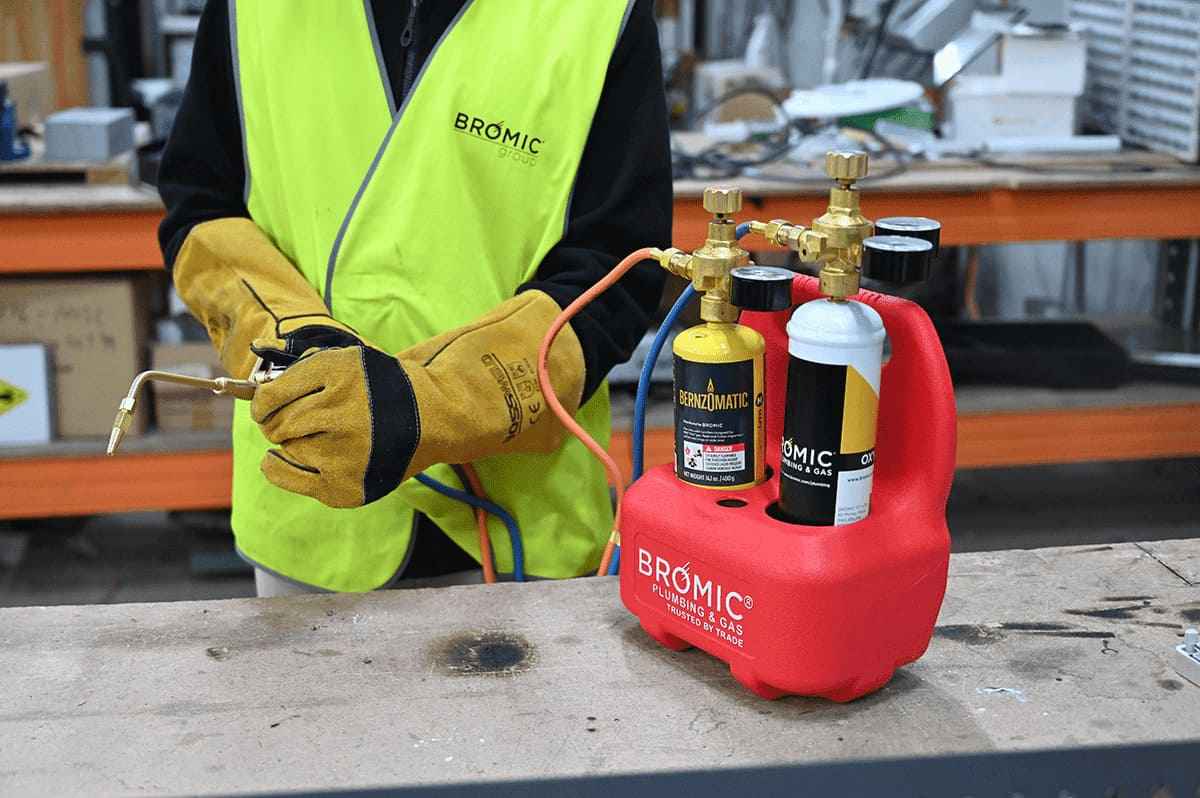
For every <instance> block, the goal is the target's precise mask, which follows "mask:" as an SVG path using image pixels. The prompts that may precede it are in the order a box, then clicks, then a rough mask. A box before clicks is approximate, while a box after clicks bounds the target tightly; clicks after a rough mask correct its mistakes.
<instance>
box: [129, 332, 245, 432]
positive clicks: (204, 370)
mask: <svg viewBox="0 0 1200 798" xmlns="http://www.w3.org/2000/svg"><path fill="white" fill-rule="evenodd" d="M150 362H151V368H153V369H157V370H161V371H174V372H176V373H177V374H190V375H192V376H193V377H204V378H205V379H212V378H213V377H224V376H227V375H226V373H225V369H223V368H222V367H221V361H220V360H219V359H218V358H217V352H216V350H215V349H213V347H212V344H209V343H207V342H205V343H182V344H155V345H154V346H153V347H152V348H151V350H150ZM234 401H236V400H234V399H232V398H230V397H228V396H216V395H215V394H211V393H208V392H206V391H200V390H197V389H195V388H189V387H187V386H186V385H172V384H171V383H167V382H156V383H154V415H155V418H156V419H157V420H158V428H159V430H161V431H163V432H188V431H200V430H229V429H232V428H233V403H234Z"/></svg>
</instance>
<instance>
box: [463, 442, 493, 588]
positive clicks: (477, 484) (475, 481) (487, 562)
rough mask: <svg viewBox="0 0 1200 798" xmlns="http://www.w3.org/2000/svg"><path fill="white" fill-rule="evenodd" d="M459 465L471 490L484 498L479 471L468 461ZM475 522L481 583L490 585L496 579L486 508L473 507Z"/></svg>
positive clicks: (485, 495)
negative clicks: (477, 532) (481, 567)
mask: <svg viewBox="0 0 1200 798" xmlns="http://www.w3.org/2000/svg"><path fill="white" fill-rule="evenodd" d="M460 465H461V466H462V471H463V474H464V475H465V476H466V478H467V484H468V485H469V486H470V488H471V492H472V493H474V494H475V495H476V496H478V497H479V498H481V499H486V498H487V494H486V493H484V491H483V483H482V482H481V481H480V479H479V473H478V472H477V471H475V468H474V467H473V466H472V465H471V464H470V463H461V464H460ZM475 524H476V525H477V526H478V527H479V553H480V555H481V556H480V560H481V561H482V562H481V565H483V583H484V584H485V585H490V584H493V583H495V581H496V564H495V563H494V562H493V561H492V537H491V535H490V534H489V533H488V522H487V510H484V509H483V508H482V507H476V508H475Z"/></svg>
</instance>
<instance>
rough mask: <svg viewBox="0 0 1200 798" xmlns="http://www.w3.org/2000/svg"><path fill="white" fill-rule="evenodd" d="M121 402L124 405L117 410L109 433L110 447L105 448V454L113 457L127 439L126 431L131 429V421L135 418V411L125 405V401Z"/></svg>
mask: <svg viewBox="0 0 1200 798" xmlns="http://www.w3.org/2000/svg"><path fill="white" fill-rule="evenodd" d="M121 404H122V407H121V409H120V410H118V411H117V417H116V419H115V420H114V421H113V428H112V432H110V433H109V434H108V448H107V449H105V454H107V455H108V456H109V457H112V456H113V455H114V454H115V453H116V451H117V447H118V446H120V445H121V441H122V440H124V439H125V431H126V430H127V429H129V422H130V420H131V419H132V418H133V413H132V412H130V411H129V410H127V409H126V408H125V407H124V404H125V403H124V402H122V403H121Z"/></svg>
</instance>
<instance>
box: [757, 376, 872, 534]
mask: <svg viewBox="0 0 1200 798" xmlns="http://www.w3.org/2000/svg"><path fill="white" fill-rule="evenodd" d="M848 378H849V379H851V380H852V384H851V385H850V390H849V391H847V380H848ZM787 396H788V397H789V401H788V403H787V407H786V408H785V411H784V419H783V449H782V451H781V453H780V454H781V457H780V463H779V465H780V480H779V505H780V509H781V510H782V511H783V513H784V514H785V515H786V516H788V517H789V518H791V519H792V520H794V521H796V522H798V523H802V524H811V525H814V526H830V525H834V524H848V523H854V522H855V521H858V520H861V519H862V518H865V517H866V515H867V513H868V511H869V509H870V498H871V482H872V477H873V474H874V470H875V449H874V426H875V412H874V408H875V406H877V402H878V399H877V397H876V396H875V394H874V392H873V391H872V389H871V388H870V387H869V386H868V385H866V383H865V381H863V380H862V379H861V378H859V377H858V376H857V374H856V373H854V372H853V368H852V367H850V366H844V365H827V364H824V363H812V362H809V361H807V360H801V359H799V358H796V357H792V358H790V359H789V363H788V387H787ZM848 397H849V398H851V399H852V400H853V404H854V405H855V408H850V409H849V411H850V412H857V413H858V415H859V416H861V417H854V418H847V417H846V416H847V412H848V408H847V399H848ZM863 407H869V408H870V411H869V412H864V411H863V410H862V409H861V408H863ZM856 408H857V409H856ZM860 428H861V429H860ZM856 443H857V445H855V444H856ZM864 443H865V444H866V448H864ZM846 448H850V449H851V451H843V449H846ZM860 449H861V451H860Z"/></svg>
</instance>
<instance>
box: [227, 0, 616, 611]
mask: <svg viewBox="0 0 1200 798" xmlns="http://www.w3.org/2000/svg"><path fill="white" fill-rule="evenodd" d="M370 2H371V0H364V2H349V1H348V0H337V1H336V2H335V1H333V0H229V3H230V24H231V30H230V37H231V43H232V50H233V61H234V70H235V77H234V80H235V84H236V86H237V89H238V104H239V108H240V111H241V114H242V133H243V142H244V154H245V160H246V175H247V185H246V204H247V207H248V208H249V210H250V215H251V217H252V218H253V220H254V222H255V223H256V224H257V225H258V226H259V227H261V228H262V229H263V230H264V231H265V232H266V234H267V235H268V236H269V237H270V238H271V240H272V241H274V243H275V245H276V246H277V247H278V248H279V249H280V250H281V251H282V252H283V253H284V254H285V255H287V256H288V258H289V259H291V261H292V262H293V263H295V264H296V266H297V268H298V269H299V270H300V272H301V273H303V274H304V276H305V278H306V279H307V280H308V281H309V283H310V284H312V286H313V287H314V288H316V289H317V290H318V291H319V292H320V293H321V295H322V296H323V297H324V298H325V303H326V304H327V305H328V306H329V307H330V309H331V311H332V313H333V316H334V317H335V318H337V319H338V320H340V321H342V322H344V323H346V324H349V325H350V326H352V327H353V328H354V329H355V330H357V331H358V332H359V334H360V335H362V336H363V337H364V338H365V339H366V340H368V341H370V342H371V343H373V344H375V345H377V346H380V347H382V348H383V349H385V350H386V351H389V352H400V351H402V350H404V349H406V348H407V347H409V346H412V345H414V344H417V343H419V342H421V341H423V340H426V339H428V338H430V337H432V336H434V335H437V334H438V333H441V332H444V331H446V330H450V329H454V328H456V327H459V326H462V325H464V324H466V323H468V322H470V321H472V320H474V319H475V318H477V317H478V316H480V315H482V314H484V313H486V312H487V311H489V310H491V309H492V308H494V307H495V306H496V305H498V304H500V303H501V302H502V301H504V300H506V299H508V298H509V297H511V296H513V295H514V294H515V292H516V289H517V287H518V286H519V285H520V284H521V283H523V282H525V281H527V280H529V279H531V278H532V277H533V276H534V273H535V272H536V270H537V267H538V265H539V264H540V263H541V261H542V259H543V257H545V255H546V253H547V252H548V251H549V250H550V248H551V247H553V246H554V245H555V244H556V243H557V242H558V241H559V240H560V239H561V237H562V235H563V231H564V229H565V226H566V221H567V216H568V212H569V205H570V199H571V191H572V187H573V185H574V182H575V174H576V171H577V169H578V166H579V161H580V158H581V157H582V154H583V149H584V145H585V143H586V141H587V136H588V132H589V130H590V128H591V123H592V117H593V115H594V113H595V110H596V105H597V103H598V102H599V98H600V93H601V89H602V88H603V85H604V79H605V75H606V72H607V69H608V63H609V60H610V58H611V56H612V52H613V49H614V48H615V46H616V43H617V40H618V39H619V37H620V33H621V30H622V28H623V27H624V24H625V21H626V18H627V16H628V14H629V11H630V9H631V7H632V4H633V0H586V2H571V3H546V2H544V1H543V0H468V2H467V3H466V5H465V6H464V7H463V9H462V11H461V12H460V13H459V14H458V16H457V17H455V19H454V20H453V21H452V22H451V23H450V25H449V27H448V28H447V30H446V32H445V33H444V34H443V35H442V37H441V39H440V40H439V41H438V42H437V44H436V46H435V47H434V49H433V52H432V54H431V55H430V56H429V58H428V59H427V61H426V63H425V65H424V67H422V69H421V71H420V73H419V74H418V75H417V76H416V79H415V80H414V82H413V85H412V87H411V89H410V90H409V92H408V95H407V97H406V98H405V99H404V100H403V101H402V103H401V104H400V106H399V107H398V108H397V107H396V103H395V100H394V99H393V94H392V90H391V86H390V84H389V81H388V77H387V71H386V69H385V67H384V64H383V60H382V55H381V52H380V47H379V42H378V40H377V37H376V36H375V31H374V22H373V16H372V10H371V7H370ZM520 379H521V377H518V380H520ZM524 379H525V380H526V381H530V380H532V381H533V382H532V383H530V385H525V386H524V387H525V388H530V387H531V386H533V387H535V386H536V379H537V377H536V374H534V373H530V374H529V375H527V377H525V378H524ZM521 387H522V384H519V385H518V389H521ZM397 412H400V411H399V409H397ZM426 412H434V413H435V412H437V409H436V408H428V409H427V411H426ZM577 419H578V420H579V421H580V423H582V424H583V426H584V427H585V428H586V429H587V430H588V431H589V432H590V433H591V434H592V435H593V436H594V437H596V439H597V440H599V441H600V442H602V443H607V441H608V438H609V401H608V390H607V387H606V386H602V387H601V388H600V390H598V391H597V392H596V394H595V395H594V396H593V397H592V398H591V399H590V400H589V401H588V402H587V403H586V404H585V405H584V406H583V407H582V408H581V409H580V410H579V413H578V414H577ZM269 446H270V444H269V443H268V442H267V441H266V439H265V438H263V436H262V434H261V433H260V432H259V429H258V426H257V425H256V424H255V423H254V421H253V420H252V419H251V418H250V412H249V405H248V403H245V402H239V403H237V412H236V413H235V416H234V430H233V448H234V475H233V529H234V534H235V537H236V541H237V546H238V549H239V551H240V552H241V553H242V554H243V555H244V556H245V557H246V558H248V559H249V560H250V561H251V562H253V563H255V564H256V565H258V566H261V567H263V568H266V569H268V570H270V571H273V572H275V573H278V574H280V575H282V576H285V577H287V578H290V579H293V580H296V581H298V582H302V583H305V584H309V585H314V586H317V587H321V588H325V589H329V590H339V591H361V590H371V589H374V588H376V587H379V586H381V585H384V584H386V583H387V582H388V581H389V580H391V579H392V578H393V577H394V576H395V575H396V574H397V573H398V572H400V570H401V569H402V568H403V566H404V563H405V558H406V556H407V554H408V552H409V548H410V543H411V540H412V525H413V517H414V516H413V512H414V510H416V511H420V512H422V513H424V514H426V515H427V516H429V517H430V518H431V519H432V520H433V521H434V522H435V523H436V524H437V525H438V526H439V527H441V528H442V529H443V530H445V531H446V533H447V534H448V535H450V537H452V538H453V539H454V540H455V541H456V542H457V543H458V544H459V545H460V546H461V547H462V548H463V549H464V550H466V551H467V552H468V553H470V554H471V555H472V556H474V557H475V558H476V559H478V558H479V556H480V554H479V545H478V533H477V531H476V527H475V523H474V515H473V513H472V510H471V509H470V508H468V507H466V506H465V505H462V504H459V503H458V502H455V501H453V500H450V499H445V498H443V497H441V496H440V495H438V494H436V493H434V492H433V491H431V490H429V489H427V488H425V487H423V486H421V485H419V484H417V483H416V482H415V481H413V480H409V481H408V482H406V483H405V484H404V485H401V486H400V488H399V489H397V490H396V491H395V492H393V493H392V494H391V495H389V496H386V497H384V498H383V499H380V500H379V501H377V502H374V503H373V504H370V505H367V506H365V507H361V508H356V509H349V510H344V509H343V510H339V509H332V508H329V507H326V506H324V505H322V504H320V503H319V502H317V501H316V500H314V499H310V498H307V497H304V496H299V495H296V494H293V493H288V492H286V491H284V490H281V489H279V488H276V487H275V486H273V485H271V484H270V483H269V482H267V480H266V478H265V477H263V475H262V474H261V472H260V471H259V461H260V460H261V459H262V456H263V454H264V452H266V450H267V449H268V448H269ZM475 465H476V467H477V469H478V471H479V474H480V478H481V480H482V482H483V484H484V487H485V489H486V490H487V492H488V495H489V497H490V498H491V499H492V500H493V501H495V502H496V503H498V504H500V505H501V506H502V507H504V508H506V509H507V510H508V511H509V512H510V513H512V514H513V515H514V516H515V517H516V519H517V521H518V523H519V524H520V527H521V532H522V540H523V543H524V549H525V570H526V573H527V574H529V575H531V576H538V577H548V578H564V577H572V576H579V575H582V574H584V573H587V572H588V571H590V570H593V569H594V568H595V567H596V565H597V563H598V562H599V559H600V554H601V551H602V549H603V546H604V542H605V540H606V539H607V537H608V533H609V530H610V529H611V526H612V510H611V506H610V500H609V492H608V486H607V483H606V481H605V476H604V471H603V468H602V467H601V466H600V465H599V464H598V463H597V462H596V461H595V460H594V459H593V458H592V456H591V455H590V454H589V453H588V452H587V450H586V449H585V448H584V447H583V446H582V444H580V443H579V441H577V440H575V439H574V438H570V437H569V438H568V440H567V442H566V443H565V444H564V445H563V446H562V447H560V448H559V450H558V451H556V452H554V453H553V454H549V455H504V456H499V457H493V458H489V459H486V460H483V461H480V462H477V463H476V464H475ZM427 473H429V474H430V475H431V476H433V477H434V478H436V479H438V480H441V481H442V482H446V483H448V484H450V485H455V486H457V485H458V481H457V479H456V477H455V476H454V472H453V471H452V470H451V469H450V468H449V467H448V466H438V467H436V468H433V469H430V470H429V471H428V472H427ZM489 528H490V529H491V532H492V547H493V552H494V556H495V559H496V567H497V570H498V571H500V572H502V573H505V572H511V570H512V567H513V559H512V549H511V547H510V544H509V542H508V537H507V535H506V534H505V529H504V526H503V525H502V524H501V523H499V522H498V521H497V520H496V519H489Z"/></svg>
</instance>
